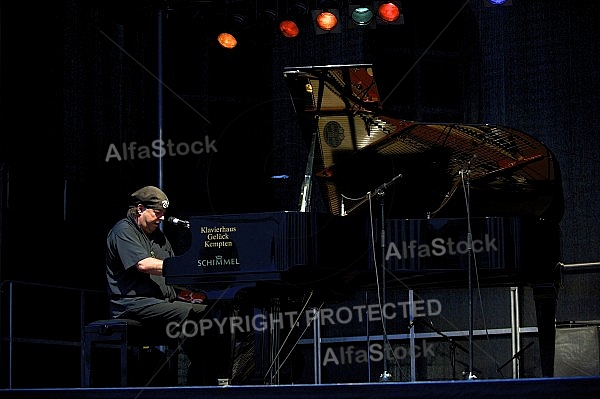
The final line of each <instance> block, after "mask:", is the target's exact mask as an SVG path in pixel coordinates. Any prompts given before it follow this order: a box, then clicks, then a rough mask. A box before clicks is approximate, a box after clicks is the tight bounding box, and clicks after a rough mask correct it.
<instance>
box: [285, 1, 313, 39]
mask: <svg viewBox="0 0 600 399" xmlns="http://www.w3.org/2000/svg"><path fill="white" fill-rule="evenodd" d="M307 15H308V5H307V4H306V3H305V2H302V1H297V2H295V3H294V4H292V5H291V6H290V7H289V9H288V10H287V14H286V16H285V17H284V18H283V19H282V20H281V21H280V22H279V32H281V34H282V35H283V36H284V37H287V38H294V37H297V36H298V35H300V25H299V24H300V22H301V21H302V19H303V18H305V17H306V16H307Z"/></svg>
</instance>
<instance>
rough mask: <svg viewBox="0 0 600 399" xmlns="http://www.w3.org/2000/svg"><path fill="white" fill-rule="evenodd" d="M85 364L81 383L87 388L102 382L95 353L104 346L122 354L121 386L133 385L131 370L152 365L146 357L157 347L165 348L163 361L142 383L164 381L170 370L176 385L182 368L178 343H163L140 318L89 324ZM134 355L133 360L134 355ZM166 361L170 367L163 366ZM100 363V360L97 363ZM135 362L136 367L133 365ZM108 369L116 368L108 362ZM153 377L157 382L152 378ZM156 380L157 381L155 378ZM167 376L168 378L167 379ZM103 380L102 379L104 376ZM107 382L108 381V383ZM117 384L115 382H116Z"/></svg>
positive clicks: (100, 321)
mask: <svg viewBox="0 0 600 399" xmlns="http://www.w3.org/2000/svg"><path fill="white" fill-rule="evenodd" d="M82 347H83V367H82V373H81V379H82V381H81V385H82V386H83V387H84V388H87V387H91V386H96V385H98V381H97V380H96V378H95V376H96V375H97V374H98V373H95V372H94V370H93V367H92V366H93V365H94V363H92V357H94V358H96V355H95V356H92V354H99V352H98V350H99V349H100V347H104V348H105V349H106V351H105V353H109V349H110V352H111V353H112V354H113V355H114V353H115V350H116V349H118V351H119V352H118V353H119V367H120V375H119V379H120V386H122V387H127V386H130V384H131V383H132V382H134V383H136V382H137V381H134V380H135V378H133V376H132V375H130V374H131V373H130V371H132V370H137V371H139V370H140V369H142V368H144V366H148V360H149V359H143V357H144V356H142V355H143V351H144V349H146V350H150V349H154V350H155V351H156V352H155V353H158V349H156V348H157V347H162V348H163V352H164V353H161V356H157V357H160V360H158V359H155V360H156V368H155V369H153V370H152V371H151V372H149V373H148V374H149V375H147V376H145V378H146V380H145V381H139V384H140V385H141V386H145V385H156V383H157V381H159V382H160V380H162V379H161V378H157V376H158V375H159V374H160V375H161V376H163V375H164V373H165V372H166V373H167V374H168V375H167V377H166V378H167V380H168V381H169V382H168V385H176V383H177V377H178V376H177V371H178V367H177V365H178V361H179V357H178V353H177V351H176V349H175V348H176V347H174V342H166V341H165V342H160V341H159V340H157V339H152V338H150V337H148V335H147V334H145V332H144V328H143V326H142V324H141V323H140V322H139V321H136V320H131V319H104V320H96V321H94V322H91V323H89V324H87V325H86V326H85V327H84V331H83V342H82ZM130 354H131V355H133V359H131V358H132V356H130ZM130 360H135V361H136V363H135V364H133V362H131V363H130ZM164 362H167V367H162V366H163V364H164ZM96 363H98V362H96ZM134 365H135V369H134V368H133V367H132V366H134ZM105 369H106V370H108V371H111V369H113V370H114V368H113V367H111V366H110V365H108V366H107V365H105ZM150 379H153V381H150ZM155 379H156V380H155ZM163 379H164V378H163ZM100 380H101V378H100ZM149 381H150V382H149ZM104 383H106V382H104ZM113 384H114V383H113Z"/></svg>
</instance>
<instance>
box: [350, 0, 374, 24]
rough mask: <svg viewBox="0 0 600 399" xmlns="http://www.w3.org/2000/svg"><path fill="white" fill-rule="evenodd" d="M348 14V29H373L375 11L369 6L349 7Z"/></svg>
mask: <svg viewBox="0 0 600 399" xmlns="http://www.w3.org/2000/svg"><path fill="white" fill-rule="evenodd" d="M348 14H349V15H350V20H351V21H352V23H351V24H349V25H350V28H369V29H374V28H375V25H376V24H375V20H376V19H375V9H374V8H373V6H369V5H364V4H363V5H350V6H348Z"/></svg>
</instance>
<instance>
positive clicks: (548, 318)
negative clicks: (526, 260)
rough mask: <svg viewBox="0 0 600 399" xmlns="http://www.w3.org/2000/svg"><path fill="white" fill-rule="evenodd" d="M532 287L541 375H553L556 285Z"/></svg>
mask: <svg viewBox="0 0 600 399" xmlns="http://www.w3.org/2000/svg"><path fill="white" fill-rule="evenodd" d="M532 288H533V298H534V301H535V313H536V317H537V327H538V340H539V346H540V362H541V367H542V376H543V377H554V352H555V338H556V320H555V316H556V301H557V294H556V287H555V286H554V284H546V285H537V286H536V285H534V286H533V287H532Z"/></svg>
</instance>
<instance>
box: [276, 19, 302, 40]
mask: <svg viewBox="0 0 600 399" xmlns="http://www.w3.org/2000/svg"><path fill="white" fill-rule="evenodd" d="M279 31H280V32H281V34H282V35H283V36H285V37H296V36H298V35H299V34H300V29H299V28H298V25H297V24H296V23H295V22H294V21H292V20H289V19H286V20H283V21H281V22H280V23H279Z"/></svg>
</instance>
